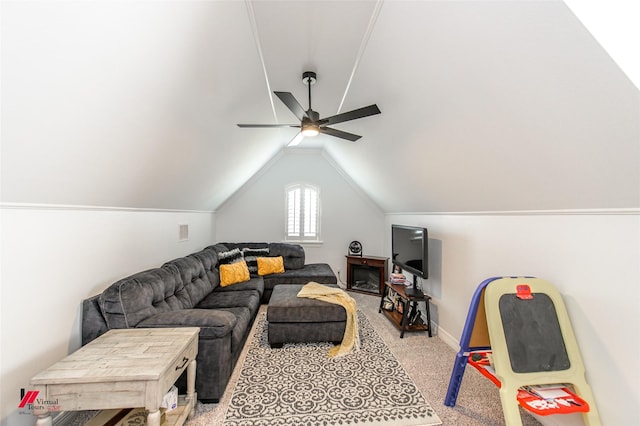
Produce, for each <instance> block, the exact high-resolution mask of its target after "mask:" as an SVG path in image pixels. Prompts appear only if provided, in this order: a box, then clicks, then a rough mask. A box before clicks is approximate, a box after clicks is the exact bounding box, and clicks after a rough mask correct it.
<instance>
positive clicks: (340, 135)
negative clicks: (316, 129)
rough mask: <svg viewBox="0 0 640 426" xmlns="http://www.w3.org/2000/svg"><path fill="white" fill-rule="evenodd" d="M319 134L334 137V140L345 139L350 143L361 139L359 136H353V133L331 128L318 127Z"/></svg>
mask: <svg viewBox="0 0 640 426" xmlns="http://www.w3.org/2000/svg"><path fill="white" fill-rule="evenodd" d="M320 133H324V134H325V135H329V136H335V137H336V138H341V139H346V140H348V141H351V142H355V141H357V140H358V139H360V138H361V137H362V136H360V135H354V134H353V133H349V132H343V131H342V130H338V129H332V128H331V127H320Z"/></svg>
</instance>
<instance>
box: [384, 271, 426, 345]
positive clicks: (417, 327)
mask: <svg viewBox="0 0 640 426" xmlns="http://www.w3.org/2000/svg"><path fill="white" fill-rule="evenodd" d="M384 285H385V290H386V289H387V288H388V289H391V291H392V292H393V293H395V294H397V295H398V296H399V297H400V303H402V313H400V312H398V311H397V310H393V311H388V310H386V309H383V308H382V305H383V304H384V298H385V296H386V293H387V292H386V291H384V292H382V297H380V308H379V309H378V312H379V313H380V312H382V313H384V315H385V316H386V317H387V318H389V320H390V321H391V322H392V323H393V324H395V326H396V327H398V328H399V329H400V338H401V339H402V338H403V337H404V332H405V331H426V332H428V333H429V337H431V311H430V309H429V301H430V300H431V296H429V295H427V294H424V293H422V296H420V295H417V296H408V295H407V293H406V292H405V288H406V287H405V286H403V285H400V284H391V283H390V282H385V283H384ZM418 302H425V305H426V308H425V309H426V312H425V313H426V315H427V322H426V323H425V324H411V325H409V324H407V322H408V321H409V319H408V317H407V316H408V314H409V311H410V309H418V306H417V304H418Z"/></svg>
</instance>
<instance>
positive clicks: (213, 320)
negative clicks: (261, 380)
mask: <svg viewBox="0 0 640 426" xmlns="http://www.w3.org/2000/svg"><path fill="white" fill-rule="evenodd" d="M237 323H238V320H237V319H236V317H235V315H234V314H233V312H229V311H227V310H217V309H183V310H180V311H171V312H161V313H159V314H156V315H153V316H151V317H149V318H147V319H145V320H143V321H140V322H139V323H138V325H137V327H138V328H162V327H200V333H199V337H200V338H202V339H205V338H210V339H217V338H220V337H224V336H226V335H227V334H229V333H231V332H232V331H233V329H234V328H235V327H236V325H237Z"/></svg>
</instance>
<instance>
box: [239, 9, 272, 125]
mask: <svg viewBox="0 0 640 426" xmlns="http://www.w3.org/2000/svg"><path fill="white" fill-rule="evenodd" d="M245 4H246V5H247V14H248V15H249V22H250V24H251V31H252V32H253V39H254V40H255V43H256V49H258V56H259V57H260V65H262V73H263V75H264V81H265V83H266V84H267V94H268V95H269V102H270V103H271V111H272V112H273V118H274V120H275V122H276V123H277V122H278V116H277V114H276V107H275V105H274V104H273V92H272V91H271V84H270V83H269V75H268V74H267V65H266V64H265V61H264V55H263V54H262V44H261V43H260V33H259V32H258V24H257V23H256V15H255V13H254V11H253V4H252V2H251V0H246V1H245Z"/></svg>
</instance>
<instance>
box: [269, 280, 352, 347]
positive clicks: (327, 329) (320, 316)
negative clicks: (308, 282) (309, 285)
mask: <svg viewBox="0 0 640 426" xmlns="http://www.w3.org/2000/svg"><path fill="white" fill-rule="evenodd" d="M327 286H328V287H337V286H336V285H327ZM302 287H303V285H302V284H281V285H277V286H275V288H274V289H273V293H272V294H271V299H270V300H269V306H268V307H267V321H268V323H269V325H268V328H267V335H268V340H269V345H271V347H272V348H281V347H282V345H283V344H284V343H297V342H334V343H336V344H338V343H340V342H342V337H343V336H344V329H345V326H346V323H347V313H346V311H345V309H344V308H343V307H342V306H340V305H336V304H333V303H328V302H323V301H321V300H315V299H309V298H306V297H297V295H298V292H299V291H300V289H301V288H302Z"/></svg>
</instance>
